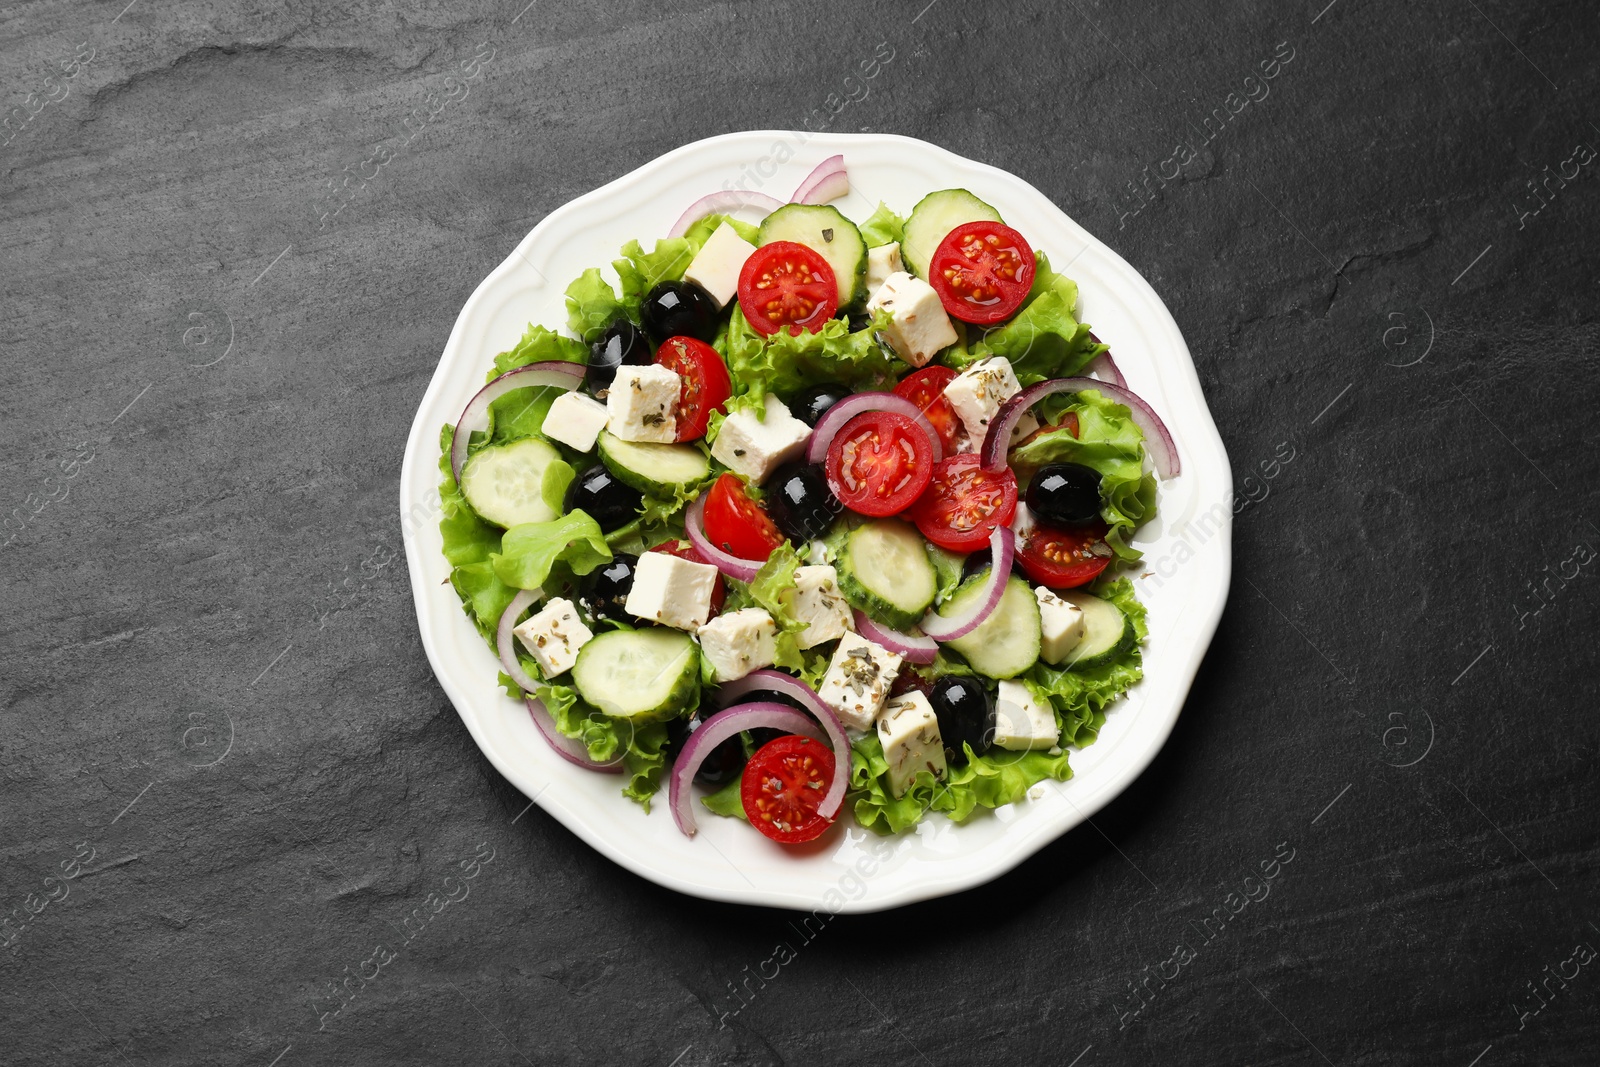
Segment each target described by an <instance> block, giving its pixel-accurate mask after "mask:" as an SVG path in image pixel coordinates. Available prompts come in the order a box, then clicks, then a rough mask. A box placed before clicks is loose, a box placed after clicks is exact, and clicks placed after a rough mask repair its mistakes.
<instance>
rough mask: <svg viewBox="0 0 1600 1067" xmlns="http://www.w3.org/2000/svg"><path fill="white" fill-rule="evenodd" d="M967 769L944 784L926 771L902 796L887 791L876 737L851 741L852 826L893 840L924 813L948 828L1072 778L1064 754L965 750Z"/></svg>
mask: <svg viewBox="0 0 1600 1067" xmlns="http://www.w3.org/2000/svg"><path fill="white" fill-rule="evenodd" d="M965 747H966V750H967V764H966V766H964V767H956V768H952V769H951V770H950V772H949V777H948V779H947V780H946V781H943V782H941V781H938V780H937V779H935V778H934V777H933V775H931V774H929V773H928V772H927V771H922V772H921V773H919V774H918V775H917V776H916V778H914V779H913V780H912V783H911V786H910V788H909V789H907V790H906V793H905V796H903V797H896V796H895V795H894V794H893V793H892V792H890V790H889V776H888V771H889V763H888V760H886V759H885V758H884V755H883V744H882V743H881V742H880V741H879V740H878V736H877V734H876V733H869V734H867V735H866V736H865V737H863V738H862V739H861V740H859V741H857V742H856V743H855V745H854V746H853V748H852V750H851V753H850V788H851V793H850V799H851V800H852V801H853V803H854V809H853V810H854V811H855V816H856V821H857V822H859V823H860V824H861V825H862V826H864V827H866V828H867V829H869V830H872V831H874V832H876V833H880V834H898V833H901V832H903V831H905V830H907V829H909V828H911V827H913V826H915V825H916V824H917V823H918V822H920V821H921V819H922V816H923V815H924V814H926V813H927V812H929V811H938V812H943V813H944V814H945V815H946V816H947V817H948V818H949V819H950V820H951V821H952V822H956V823H961V822H966V821H967V820H968V819H970V818H972V816H973V814H974V813H975V812H976V811H977V810H978V809H979V808H998V807H1001V806H1003V805H1006V804H1014V803H1016V802H1017V801H1019V800H1021V799H1023V798H1024V797H1025V796H1027V794H1028V790H1029V789H1030V788H1032V787H1033V786H1034V785H1036V784H1037V783H1039V782H1042V781H1044V780H1045V779H1046V778H1053V779H1055V780H1056V781H1058V782H1064V781H1066V780H1067V779H1068V778H1071V777H1072V769H1071V768H1070V767H1069V766H1068V765H1067V753H1066V750H1064V749H1063V750H1062V751H1060V752H1058V753H1057V754H1056V755H1054V756H1052V755H1050V754H1049V753H1048V752H1007V751H1005V750H1004V749H993V750H991V751H990V752H988V753H986V754H985V755H982V756H977V755H974V754H973V752H972V746H971V745H967V746H965Z"/></svg>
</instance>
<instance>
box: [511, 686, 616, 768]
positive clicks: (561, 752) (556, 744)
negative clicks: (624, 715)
mask: <svg viewBox="0 0 1600 1067" xmlns="http://www.w3.org/2000/svg"><path fill="white" fill-rule="evenodd" d="M523 703H525V704H527V705H528V714H529V715H530V716H532V717H533V725H534V726H535V727H536V728H537V729H538V731H539V734H540V735H541V736H542V737H543V738H544V739H545V740H546V741H548V742H549V743H550V747H551V748H553V749H555V750H556V755H558V756H560V757H561V758H562V759H564V760H566V761H567V762H568V763H572V764H576V765H577V766H579V767H582V768H584V769H586V770H591V771H598V772H600V773H601V774H621V773H622V757H621V756H620V755H619V756H618V757H617V758H615V759H613V760H611V761H610V762H609V763H596V762H595V761H594V760H592V759H590V758H589V747H588V746H587V745H585V744H584V743H583V742H582V741H579V740H578V739H577V738H575V737H568V736H567V735H566V734H564V733H562V732H561V731H560V730H557V729H556V723H555V720H554V719H552V718H551V717H550V709H549V708H547V707H545V706H544V702H543V701H542V700H540V699H539V698H538V697H534V696H525V697H523Z"/></svg>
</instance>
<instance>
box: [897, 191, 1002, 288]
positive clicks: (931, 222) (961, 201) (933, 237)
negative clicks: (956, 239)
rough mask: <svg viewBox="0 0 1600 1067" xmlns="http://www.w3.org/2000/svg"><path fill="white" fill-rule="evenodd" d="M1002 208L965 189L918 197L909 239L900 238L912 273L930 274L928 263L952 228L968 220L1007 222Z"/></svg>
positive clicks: (908, 229)
mask: <svg viewBox="0 0 1600 1067" xmlns="http://www.w3.org/2000/svg"><path fill="white" fill-rule="evenodd" d="M1004 221H1005V220H1004V219H1002V218H1001V217H1000V212H998V211H996V210H995V209H994V208H992V207H990V206H989V205H988V204H985V203H984V202H983V201H982V200H979V199H978V198H977V197H975V196H973V195H972V194H971V193H969V192H967V191H966V190H965V189H940V190H939V191H938V192H936V193H929V194H928V195H927V196H925V197H923V198H922V199H921V200H919V201H917V206H916V207H914V208H912V209H911V217H910V218H909V219H906V239H905V240H904V241H901V242H900V258H901V259H904V260H905V261H906V266H907V267H910V268H911V271H912V273H913V274H915V275H916V276H917V277H919V278H924V279H925V278H927V277H928V263H929V262H930V261H931V260H932V259H933V254H934V253H935V252H937V251H938V250H939V242H940V241H943V240H944V239H945V237H947V236H948V235H949V233H950V231H951V230H953V229H955V228H956V227H957V226H962V225H965V224H966V223H969V222H1004Z"/></svg>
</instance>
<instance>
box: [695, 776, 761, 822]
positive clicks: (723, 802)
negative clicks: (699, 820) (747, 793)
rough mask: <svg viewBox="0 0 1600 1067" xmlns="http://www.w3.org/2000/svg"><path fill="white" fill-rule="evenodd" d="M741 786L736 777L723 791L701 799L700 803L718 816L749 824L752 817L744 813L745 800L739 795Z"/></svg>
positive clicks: (709, 794) (719, 790) (708, 794)
mask: <svg viewBox="0 0 1600 1067" xmlns="http://www.w3.org/2000/svg"><path fill="white" fill-rule="evenodd" d="M741 784H742V783H741V782H740V779H739V776H738V775H735V776H734V777H733V778H732V779H731V780H730V781H729V782H728V784H727V785H725V786H723V787H722V788H721V789H718V790H717V791H716V792H714V793H707V794H706V795H705V796H703V797H701V798H700V803H702V804H704V805H705V806H706V807H707V808H709V809H711V810H712V811H714V812H716V813H717V814H718V815H725V816H727V817H728V818H731V819H744V820H745V821H747V822H748V821H749V818H750V817H749V816H748V815H746V814H745V813H744V798H743V797H741V796H740V795H739V787H740V785H741Z"/></svg>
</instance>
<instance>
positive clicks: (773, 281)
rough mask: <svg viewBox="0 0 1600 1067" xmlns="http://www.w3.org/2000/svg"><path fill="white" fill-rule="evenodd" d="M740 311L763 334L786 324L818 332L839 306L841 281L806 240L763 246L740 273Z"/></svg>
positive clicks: (795, 330) (797, 330)
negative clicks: (808, 246)
mask: <svg viewBox="0 0 1600 1067" xmlns="http://www.w3.org/2000/svg"><path fill="white" fill-rule="evenodd" d="M739 310H740V311H742V312H744V317H745V320H746V321H748V322H749V323H750V327H751V329H753V330H755V331H756V333H759V334H761V335H762V336H763V337H766V336H770V335H772V334H775V333H777V332H778V331H779V330H782V329H785V328H787V329H788V331H789V332H790V333H791V334H796V335H798V334H799V333H800V331H801V330H811V331H816V330H820V329H822V326H823V324H824V323H826V322H827V321H828V320H829V319H831V318H833V315H834V312H836V311H838V310H839V284H838V282H836V281H835V280H834V276H833V268H832V267H830V266H828V261H827V260H825V259H823V258H822V257H821V256H819V255H818V254H817V253H816V252H813V251H812V250H811V249H809V248H807V247H806V246H805V245H802V244H796V243H795V242H794V241H774V242H772V243H771V244H769V245H762V246H761V247H760V248H758V249H756V250H755V251H754V252H752V253H751V254H750V258H749V259H747V260H745V261H744V269H743V270H741V271H740V272H739Z"/></svg>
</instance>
